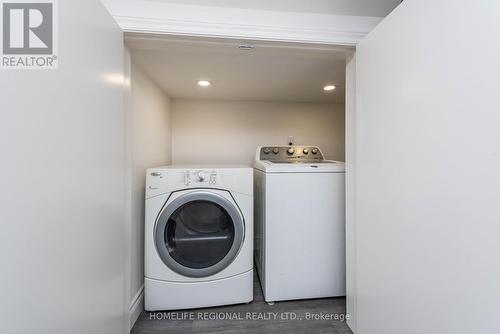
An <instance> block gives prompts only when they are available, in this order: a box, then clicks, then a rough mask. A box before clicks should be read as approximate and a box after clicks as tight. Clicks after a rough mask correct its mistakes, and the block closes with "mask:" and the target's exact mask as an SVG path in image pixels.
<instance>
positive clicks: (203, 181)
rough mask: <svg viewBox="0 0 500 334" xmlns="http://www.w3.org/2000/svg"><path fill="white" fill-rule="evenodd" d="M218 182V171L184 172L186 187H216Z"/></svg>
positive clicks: (199, 170)
mask: <svg viewBox="0 0 500 334" xmlns="http://www.w3.org/2000/svg"><path fill="white" fill-rule="evenodd" d="M217 182H218V176H217V171H216V170H207V169H198V170H197V169H195V170H186V171H185V172H184V185H186V186H190V185H201V186H214V185H216V184H217Z"/></svg>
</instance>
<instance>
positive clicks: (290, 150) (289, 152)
mask: <svg viewBox="0 0 500 334" xmlns="http://www.w3.org/2000/svg"><path fill="white" fill-rule="evenodd" d="M286 153H288V154H289V155H292V154H294V153H295V149H294V148H293V147H290V148H289V149H288V150H286Z"/></svg>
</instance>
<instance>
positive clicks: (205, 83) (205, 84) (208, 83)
mask: <svg viewBox="0 0 500 334" xmlns="http://www.w3.org/2000/svg"><path fill="white" fill-rule="evenodd" d="M211 84H212V83H211V82H210V81H207V80H199V81H198V86H201V87H208V86H210V85H211Z"/></svg>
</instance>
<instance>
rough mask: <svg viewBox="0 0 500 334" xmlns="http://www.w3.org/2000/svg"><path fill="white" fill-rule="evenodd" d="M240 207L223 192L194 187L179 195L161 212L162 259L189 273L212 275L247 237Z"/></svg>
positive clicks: (157, 237)
mask: <svg viewBox="0 0 500 334" xmlns="http://www.w3.org/2000/svg"><path fill="white" fill-rule="evenodd" d="M244 230H245V229H244V222H243V219H242V217H241V215H240V213H239V210H238V209H237V207H236V206H235V205H234V204H233V203H231V202H230V201H228V200H227V199H226V198H224V197H223V196H220V195H218V194H216V193H213V192H208V191H195V192H190V193H187V194H185V195H182V196H179V197H178V198H176V199H175V200H173V201H172V202H171V203H169V204H168V205H167V206H166V207H165V208H164V210H163V211H162V213H161V214H160V216H159V218H158V221H157V223H156V228H155V232H154V233H155V244H156V249H157V250H158V254H159V255H160V257H161V259H162V260H163V262H164V263H165V264H166V265H167V266H168V267H169V268H170V269H172V270H173V271H175V272H177V273H179V274H181V275H184V276H189V277H206V276H210V275H213V274H215V273H217V272H219V271H221V270H223V269H224V268H226V267H227V266H228V265H230V264H231V263H232V262H233V260H234V258H235V257H236V255H237V253H238V251H239V249H240V247H241V244H242V242H243V237H244Z"/></svg>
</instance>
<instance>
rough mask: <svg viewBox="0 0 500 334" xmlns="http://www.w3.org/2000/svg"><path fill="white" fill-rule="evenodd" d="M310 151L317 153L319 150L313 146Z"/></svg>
mask: <svg viewBox="0 0 500 334" xmlns="http://www.w3.org/2000/svg"><path fill="white" fill-rule="evenodd" d="M311 152H312V154H318V152H319V151H318V149H317V148H313V149H312V151H311Z"/></svg>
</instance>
